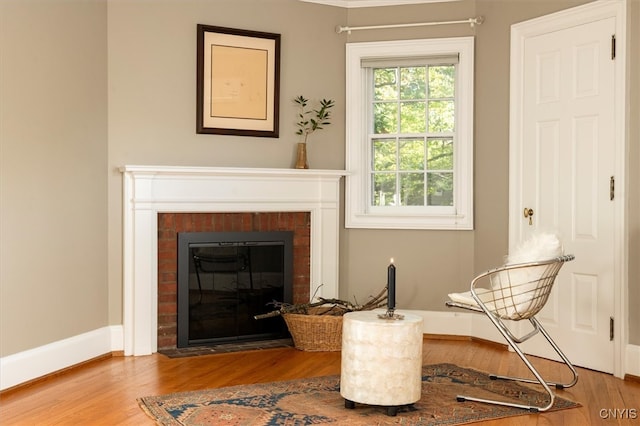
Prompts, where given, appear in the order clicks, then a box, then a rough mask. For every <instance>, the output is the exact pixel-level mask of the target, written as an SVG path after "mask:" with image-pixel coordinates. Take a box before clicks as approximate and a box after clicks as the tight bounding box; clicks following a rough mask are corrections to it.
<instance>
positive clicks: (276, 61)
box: [196, 25, 280, 138]
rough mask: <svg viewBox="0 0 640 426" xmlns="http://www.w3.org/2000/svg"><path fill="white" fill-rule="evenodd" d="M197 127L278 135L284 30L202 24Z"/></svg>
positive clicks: (215, 131) (225, 132)
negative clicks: (280, 31)
mask: <svg viewBox="0 0 640 426" xmlns="http://www.w3.org/2000/svg"><path fill="white" fill-rule="evenodd" d="M197 68H198V70H197V72H198V76H197V84H196V86H197V107H196V113H197V120H196V131H197V133H213V134H222V135H237V136H260V137H269V138H277V137H278V118H279V101H280V93H279V92H280V34H272V33H264V32H257V31H248V30H238V29H233V28H223V27H213V26H209V25H198V59H197Z"/></svg>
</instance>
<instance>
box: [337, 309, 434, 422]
mask: <svg viewBox="0 0 640 426" xmlns="http://www.w3.org/2000/svg"><path fill="white" fill-rule="evenodd" d="M378 314H380V312H378V311H360V312H349V313H347V314H345V315H344V317H343V320H342V321H343V322H342V366H341V373H340V395H341V396H342V397H343V398H344V399H345V407H346V408H354V407H355V403H356V402H358V403H362V404H369V405H380V406H386V407H388V408H387V414H388V415H390V416H395V415H396V414H397V412H398V408H399V407H400V406H404V405H411V404H413V403H414V402H417V401H419V400H420V396H421V393H422V338H423V328H422V317H420V316H418V315H415V314H403V315H404V319H398V320H390V319H381V318H379V317H378Z"/></svg>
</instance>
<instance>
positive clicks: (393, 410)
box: [344, 399, 413, 417]
mask: <svg viewBox="0 0 640 426" xmlns="http://www.w3.org/2000/svg"><path fill="white" fill-rule="evenodd" d="M403 407H407V408H411V407H413V404H404V405H391V406H386V408H387V416H390V417H395V416H396V415H397V414H398V410H399V409H400V408H403ZM344 408H348V409H350V410H353V409H354V408H356V403H355V402H354V401H351V400H348V399H345V400H344Z"/></svg>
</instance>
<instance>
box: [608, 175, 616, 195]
mask: <svg viewBox="0 0 640 426" xmlns="http://www.w3.org/2000/svg"><path fill="white" fill-rule="evenodd" d="M615 196H616V178H615V177H614V176H611V177H610V178H609V200H611V201H613V199H614V198H615Z"/></svg>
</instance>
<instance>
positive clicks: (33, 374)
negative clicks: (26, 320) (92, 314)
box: [0, 326, 122, 391]
mask: <svg viewBox="0 0 640 426" xmlns="http://www.w3.org/2000/svg"><path fill="white" fill-rule="evenodd" d="M118 350H122V326H107V327H103V328H99V329H97V330H93V331H89V332H87V333H83V334H79V335H77V336H73V337H70V338H67V339H63V340H59V341H57V342H53V343H49V344H47V345H43V346H39V347H37V348H33V349H29V350H26V351H23V352H18V353H16V354H12V355H8V356H5V357H2V358H0V391H3V390H5V389H10V388H12V387H14V386H17V385H20V384H24V383H29V382H31V381H32V380H34V379H38V378H40V377H43V376H47V375H50V374H52V373H55V372H59V371H61V370H64V369H67V368H69V367H73V366H76V365H79V364H82V363H85V362H87V361H89V360H92V359H94V358H97V357H101V356H104V355H105V354H111V353H112V352H113V351H118Z"/></svg>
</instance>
